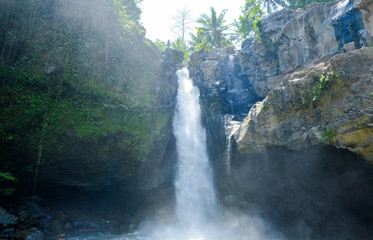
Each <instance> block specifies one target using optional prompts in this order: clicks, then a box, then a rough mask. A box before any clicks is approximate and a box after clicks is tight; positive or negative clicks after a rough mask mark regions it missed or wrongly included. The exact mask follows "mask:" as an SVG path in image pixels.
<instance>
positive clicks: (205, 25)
mask: <svg viewBox="0 0 373 240" xmlns="http://www.w3.org/2000/svg"><path fill="white" fill-rule="evenodd" d="M210 11H211V15H210V16H208V15H207V14H205V13H204V14H202V15H201V17H200V18H198V19H197V23H199V24H200V25H201V27H200V28H198V30H197V31H198V32H200V34H201V37H202V38H203V41H202V42H205V44H206V45H205V46H204V47H205V48H213V47H217V48H220V47H224V46H227V45H231V43H230V41H229V40H228V39H227V33H226V31H227V30H228V29H229V25H225V20H224V16H225V13H226V12H227V9H224V10H223V11H222V12H221V13H220V14H219V16H217V13H216V11H215V9H214V8H213V7H210ZM198 32H197V35H198ZM197 35H196V36H197Z"/></svg>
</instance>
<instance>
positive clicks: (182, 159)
mask: <svg viewBox="0 0 373 240" xmlns="http://www.w3.org/2000/svg"><path fill="white" fill-rule="evenodd" d="M177 75H178V79H179V80H178V83H179V89H178V93H177V105H176V113H175V118H174V134H175V137H176V142H177V151H178V172H177V177H176V181H175V186H176V214H177V217H178V219H179V223H180V224H181V225H182V226H184V227H185V228H189V229H190V231H193V232H198V231H200V229H199V228H201V226H203V225H204V224H206V223H208V221H209V219H211V218H212V217H213V216H214V215H216V212H217V210H218V206H217V203H216V197H215V190H214V186H213V181H212V169H211V167H210V164H209V159H208V155H207V144H206V131H205V129H204V128H203V127H202V122H201V109H200V105H199V89H198V88H197V87H195V86H193V83H192V80H191V79H189V76H188V70H187V69H182V70H180V71H178V72H177Z"/></svg>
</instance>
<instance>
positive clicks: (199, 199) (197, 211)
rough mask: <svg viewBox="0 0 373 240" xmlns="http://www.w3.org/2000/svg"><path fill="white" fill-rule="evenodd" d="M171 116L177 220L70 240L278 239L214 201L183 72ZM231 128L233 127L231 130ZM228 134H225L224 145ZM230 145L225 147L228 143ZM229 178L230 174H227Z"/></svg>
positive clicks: (195, 101)
mask: <svg viewBox="0 0 373 240" xmlns="http://www.w3.org/2000/svg"><path fill="white" fill-rule="evenodd" d="M177 76H178V93H177V104H176V110H175V116H174V122H173V127H174V135H175V137H176V144H177V153H178V164H177V173H176V180H175V189H176V209H175V212H176V217H177V221H176V222H175V223H174V224H172V225H166V226H165V225H164V224H162V225H159V224H157V223H151V224H149V223H148V224H146V226H145V227H144V228H143V229H141V228H140V230H139V231H138V232H135V233H131V234H125V235H121V236H118V235H101V236H100V235H95V236H79V237H74V238H71V239H73V240H78V239H80V240H82V239H92V240H94V239H111V240H266V239H283V238H280V237H278V236H277V235H276V236H275V234H274V233H273V231H270V229H269V228H268V227H267V226H266V224H264V222H263V221H262V220H261V219H259V218H255V217H249V216H245V215H239V214H237V213H236V214H233V213H231V212H229V211H226V210H224V209H223V208H222V207H221V206H220V204H219V203H218V200H217V197H216V193H215V189H214V184H213V173H212V168H211V166H210V163H209V158H208V154H207V144H206V131H205V129H204V127H203V125H202V121H201V107H200V104H199V94H200V93H199V89H198V88H197V87H195V86H193V82H192V80H191V79H190V78H189V73H188V70H187V69H186V68H184V69H182V70H179V71H178V72H177ZM234 130H236V129H234ZM231 137H232V134H229V141H230V138H231ZM228 146H229V147H230V143H229V144H228ZM228 174H229V172H228Z"/></svg>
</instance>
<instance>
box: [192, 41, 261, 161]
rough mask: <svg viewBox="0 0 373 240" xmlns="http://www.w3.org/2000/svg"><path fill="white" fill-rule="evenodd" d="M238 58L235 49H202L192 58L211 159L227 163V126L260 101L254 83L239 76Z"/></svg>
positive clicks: (193, 73) (243, 115) (241, 117)
mask: <svg viewBox="0 0 373 240" xmlns="http://www.w3.org/2000/svg"><path fill="white" fill-rule="evenodd" d="M237 61H238V59H237V55H235V51H234V50H233V49H232V48H222V49H212V50H211V51H206V50H201V51H198V52H194V53H193V54H192V55H191V58H190V62H189V72H190V77H191V78H192V79H193V82H194V84H195V85H197V86H198V87H199V89H200V103H201V108H202V114H203V121H204V124H205V127H206V132H207V145H208V150H209V153H210V158H211V159H212V160H213V161H214V162H215V163H216V164H215V165H214V166H215V167H216V168H220V167H224V166H219V163H222V162H224V161H223V159H224V158H225V151H226V134H227V132H226V131H227V130H226V125H227V124H229V121H230V120H232V119H234V120H242V119H243V118H244V117H245V116H246V115H247V113H248V111H249V109H250V107H251V106H252V105H253V104H254V103H255V102H256V101H257V100H258V98H257V95H256V94H255V92H254V90H253V86H252V85H251V83H250V82H248V81H244V79H242V78H240V77H239V76H238V75H237V68H238V62H237Z"/></svg>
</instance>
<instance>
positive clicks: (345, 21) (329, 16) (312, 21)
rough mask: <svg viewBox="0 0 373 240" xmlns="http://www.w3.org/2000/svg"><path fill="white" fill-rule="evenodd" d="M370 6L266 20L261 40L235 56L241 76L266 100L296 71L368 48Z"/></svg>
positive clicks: (325, 8)
mask: <svg viewBox="0 0 373 240" xmlns="http://www.w3.org/2000/svg"><path fill="white" fill-rule="evenodd" d="M371 7H372V3H371V2H370V1H349V0H346V1H339V2H329V3H320V4H314V5H311V6H308V7H306V8H304V9H299V10H290V9H283V10H280V11H278V12H276V13H274V14H272V15H270V16H268V17H266V18H264V19H263V20H262V21H261V22H260V26H259V29H260V36H261V38H254V39H247V40H245V41H244V42H243V43H242V47H241V48H242V49H241V51H239V52H238V54H237V55H238V62H239V65H240V73H239V74H240V76H242V77H243V78H244V79H246V80H247V81H250V82H251V83H252V84H253V85H254V89H255V91H256V93H257V94H258V95H259V96H261V97H265V96H266V95H267V93H268V91H270V90H271V89H273V88H275V87H277V86H279V84H280V83H281V82H282V81H283V78H284V76H285V75H286V74H288V73H290V72H292V71H295V70H300V69H306V68H308V67H311V66H313V65H314V64H316V63H317V62H320V61H322V60H323V59H324V60H325V59H328V58H330V57H331V56H333V55H335V54H338V53H341V52H343V51H344V48H349V49H350V48H351V47H352V48H353V49H355V48H360V47H362V46H368V45H369V44H371V42H372V31H371V30H372V26H371V25H372V23H371V21H372V20H371V16H370V14H369V13H368V12H369V11H370V9H371ZM346 44H349V45H347V46H346V47H345V45H346Z"/></svg>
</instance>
